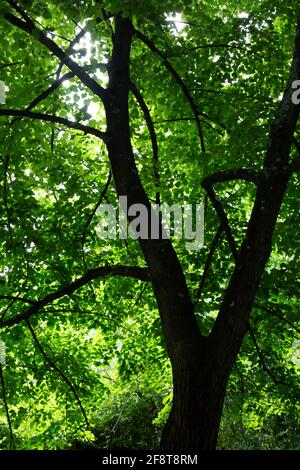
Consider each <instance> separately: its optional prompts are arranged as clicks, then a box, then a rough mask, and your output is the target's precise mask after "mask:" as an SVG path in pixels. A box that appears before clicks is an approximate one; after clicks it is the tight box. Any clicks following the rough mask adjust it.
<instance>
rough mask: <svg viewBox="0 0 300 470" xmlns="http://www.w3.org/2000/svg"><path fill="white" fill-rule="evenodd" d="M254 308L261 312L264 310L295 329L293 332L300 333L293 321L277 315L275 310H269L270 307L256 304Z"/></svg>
mask: <svg viewBox="0 0 300 470" xmlns="http://www.w3.org/2000/svg"><path fill="white" fill-rule="evenodd" d="M253 306H254V307H255V308H258V309H259V310H263V311H264V312H266V313H268V314H269V315H273V316H274V317H276V318H279V320H281V321H283V322H285V323H287V324H288V325H289V326H290V327H291V328H293V330H295V331H297V333H300V329H299V328H297V326H296V325H294V324H293V323H292V322H291V321H289V320H288V319H287V318H285V317H283V316H281V315H279V313H277V312H276V311H275V310H273V309H272V308H268V307H265V306H264V305H261V304H258V303H254V304H253Z"/></svg>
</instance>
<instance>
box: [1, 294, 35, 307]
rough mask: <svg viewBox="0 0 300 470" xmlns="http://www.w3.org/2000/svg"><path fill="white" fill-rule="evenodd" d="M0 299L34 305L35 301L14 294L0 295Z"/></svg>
mask: <svg viewBox="0 0 300 470" xmlns="http://www.w3.org/2000/svg"><path fill="white" fill-rule="evenodd" d="M0 300H13V301H14V302H17V301H18V302H23V303H24V304H30V305H35V304H36V301H35V300H31V299H24V297H18V296H16V295H0Z"/></svg>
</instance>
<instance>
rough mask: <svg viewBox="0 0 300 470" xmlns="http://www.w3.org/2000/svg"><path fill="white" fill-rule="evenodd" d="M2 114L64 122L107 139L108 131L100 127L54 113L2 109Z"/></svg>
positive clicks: (65, 124) (0, 112)
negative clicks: (85, 124)
mask: <svg viewBox="0 0 300 470" xmlns="http://www.w3.org/2000/svg"><path fill="white" fill-rule="evenodd" d="M0 116H16V117H27V118H29V119H38V120H40V121H48V122H55V123H57V124H62V125H64V126H66V127H69V128H70V129H75V130H79V131H82V132H84V133H85V134H91V135H94V136H96V137H98V138H99V139H102V140H104V141H105V140H106V137H107V135H106V133H105V132H101V131H99V130H98V129H95V128H94V127H90V126H84V125H83V124H79V123H78V122H74V121H70V120H69V119H66V118H62V117H59V116H55V115H52V114H44V113H34V112H31V111H26V110H22V109H3V108H1V109H0Z"/></svg>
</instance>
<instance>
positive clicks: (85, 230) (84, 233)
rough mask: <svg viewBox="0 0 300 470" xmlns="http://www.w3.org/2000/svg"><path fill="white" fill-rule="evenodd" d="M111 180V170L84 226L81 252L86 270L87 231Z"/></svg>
mask: <svg viewBox="0 0 300 470" xmlns="http://www.w3.org/2000/svg"><path fill="white" fill-rule="evenodd" d="M111 178H112V172H111V170H109V174H108V178H107V181H106V183H105V185H104V188H103V190H102V191H101V194H100V197H99V199H98V201H97V204H96V205H95V207H94V209H93V211H92V212H91V214H90V215H89V217H88V219H87V221H86V223H85V226H84V230H83V234H82V237H81V252H82V258H83V264H84V267H85V269H87V265H86V262H85V254H84V244H85V239H86V234H87V230H88V228H89V225H90V223H91V221H92V220H93V217H94V215H95V214H96V212H97V210H98V207H99V206H100V204H101V203H102V201H103V199H104V197H105V195H106V193H107V190H108V188H109V185H110V182H111Z"/></svg>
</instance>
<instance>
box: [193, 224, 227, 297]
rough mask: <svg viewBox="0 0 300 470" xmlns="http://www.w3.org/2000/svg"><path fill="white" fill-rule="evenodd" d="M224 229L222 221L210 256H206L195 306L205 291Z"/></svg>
mask: <svg viewBox="0 0 300 470" xmlns="http://www.w3.org/2000/svg"><path fill="white" fill-rule="evenodd" d="M223 231H224V227H223V225H222V223H221V224H220V225H219V227H218V230H217V232H216V234H215V237H214V239H213V242H212V244H211V246H210V249H209V253H208V256H207V258H206V262H205V266H204V269H203V274H202V277H201V280H200V283H199V287H198V289H197V290H196V293H195V302H194V306H195V305H197V303H198V302H199V300H200V296H201V294H202V291H203V287H204V284H205V281H206V278H207V274H208V271H209V268H210V265H211V262H212V259H213V256H214V253H215V251H216V249H217V246H218V243H219V241H220V239H221V236H222V233H223Z"/></svg>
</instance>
